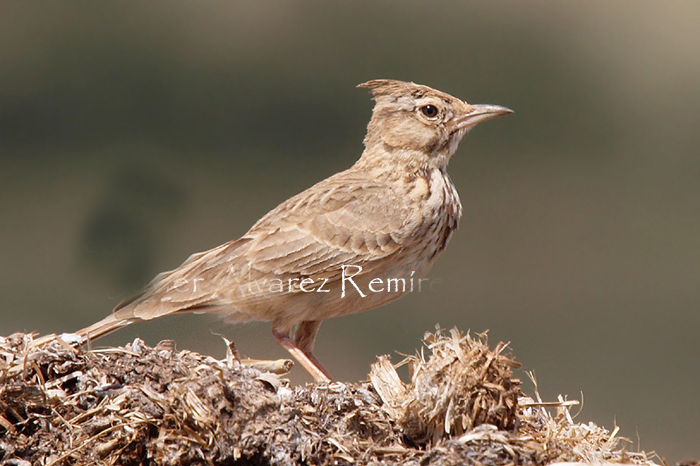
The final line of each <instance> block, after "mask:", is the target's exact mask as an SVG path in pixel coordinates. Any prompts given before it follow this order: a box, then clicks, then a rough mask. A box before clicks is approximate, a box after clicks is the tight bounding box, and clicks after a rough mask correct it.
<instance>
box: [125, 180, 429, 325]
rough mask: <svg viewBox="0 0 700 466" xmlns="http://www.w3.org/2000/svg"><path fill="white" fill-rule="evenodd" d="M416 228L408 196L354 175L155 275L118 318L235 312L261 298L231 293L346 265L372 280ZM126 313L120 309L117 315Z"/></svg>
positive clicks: (332, 273)
mask: <svg viewBox="0 0 700 466" xmlns="http://www.w3.org/2000/svg"><path fill="white" fill-rule="evenodd" d="M419 222H420V212H416V209H415V208H413V209H412V208H410V206H409V204H408V202H407V199H405V196H402V195H401V193H397V192H394V191H392V190H391V189H388V188H387V186H386V185H385V184H383V183H380V182H377V181H373V180H369V179H367V177H366V176H363V175H362V174H357V173H354V172H352V171H346V172H341V173H339V174H337V175H335V176H333V177H331V178H328V179H326V180H324V181H322V182H320V183H318V184H317V185H315V186H313V187H312V188H309V189H307V190H306V191H304V192H302V193H300V194H298V195H296V196H294V197H292V198H290V199H289V200H287V201H285V202H284V203H282V204H280V205H279V206H278V207H277V208H275V209H273V210H272V211H270V212H269V213H268V214H267V215H265V216H264V217H263V218H262V219H260V220H259V221H258V222H257V223H256V224H255V225H254V226H253V227H252V228H251V229H250V230H249V231H248V233H247V234H246V235H244V236H243V237H242V238H239V239H237V240H233V241H230V242H228V243H226V244H223V245H221V246H218V247H216V248H213V249H211V250H209V251H205V252H201V253H198V254H194V255H192V256H190V257H189V258H188V259H187V260H186V261H185V262H184V263H183V264H182V265H181V266H180V267H178V268H177V269H174V270H172V271H169V272H164V273H162V274H160V275H158V276H156V277H155V278H154V279H153V280H152V281H151V283H150V284H149V285H148V286H147V287H146V290H145V292H144V294H143V295H142V296H141V297H138V298H137V299H136V300H134V301H132V302H129V303H127V304H126V305H125V306H121V307H118V308H117V309H115V312H122V313H124V314H125V315H128V316H131V315H132V314H133V315H135V316H136V317H137V318H140V319H144V320H148V319H152V318H155V317H158V316H161V315H165V314H170V313H175V312H182V311H195V312H196V311H198V310H207V309H211V308H216V309H223V308H226V307H229V308H231V307H234V308H235V307H237V305H239V304H243V302H244V301H246V300H250V299H256V300H259V299H265V295H264V294H263V295H260V294H256V295H254V296H253V295H251V294H250V293H247V294H246V293H236V289H237V288H239V289H243V288H244V287H246V288H247V289H250V286H251V285H253V286H254V285H255V284H256V283H260V282H266V281H269V280H270V279H271V278H279V279H282V280H287V279H289V278H304V277H313V278H315V279H329V280H330V281H331V282H333V281H335V280H339V279H340V276H341V266H342V265H343V264H347V265H349V264H352V265H361V266H362V267H363V271H362V274H369V273H371V272H372V271H373V270H376V268H377V267H380V266H381V264H383V263H384V261H386V260H388V259H389V258H390V257H391V256H392V255H394V254H396V253H397V252H398V251H400V250H401V248H402V247H403V245H404V244H405V242H406V241H408V240H409V239H410V234H411V232H412V231H414V229H415V228H416V225H417V224H418V223H419ZM122 308H123V310H120V309H122Z"/></svg>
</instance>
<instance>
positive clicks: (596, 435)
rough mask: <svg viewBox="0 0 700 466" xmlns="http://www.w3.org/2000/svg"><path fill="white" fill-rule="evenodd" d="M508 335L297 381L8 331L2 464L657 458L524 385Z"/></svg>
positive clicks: (1, 363)
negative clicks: (353, 374)
mask: <svg viewBox="0 0 700 466" xmlns="http://www.w3.org/2000/svg"><path fill="white" fill-rule="evenodd" d="M505 346H506V345H503V344H499V345H497V346H496V348H495V349H494V350H491V349H489V347H488V345H487V342H486V339H485V337H484V336H479V337H478V338H472V337H471V336H469V335H468V334H467V335H463V334H461V333H460V332H458V331H457V330H452V331H451V332H449V334H443V333H441V332H440V331H438V332H436V333H434V334H426V336H425V347H424V348H423V349H422V350H421V351H420V353H419V354H418V355H417V356H415V357H410V358H407V359H406V360H405V361H404V362H405V363H408V364H409V369H410V373H411V381H410V383H408V384H406V383H404V382H402V381H401V380H400V379H399V377H398V375H397V374H396V371H395V369H394V366H392V365H391V363H390V362H389V360H388V358H386V357H383V358H380V359H379V361H378V362H377V363H376V364H374V365H373V367H372V371H371V373H370V376H369V379H370V381H369V382H364V383H360V384H348V383H332V384H330V385H307V386H305V387H290V386H289V384H288V382H287V381H286V380H285V379H283V378H280V376H278V375H275V374H272V373H269V372H262V371H261V370H260V369H257V368H252V367H247V366H245V365H242V364H240V363H238V362H237V361H235V360H233V358H229V359H227V360H224V361H218V360H215V359H213V358H211V357H206V356H202V355H199V354H196V353H193V352H190V351H181V352H176V351H174V349H173V345H172V344H170V343H168V342H162V343H161V344H159V345H158V346H156V347H155V348H150V347H148V346H146V345H145V344H144V343H143V342H142V341H141V340H136V341H134V342H133V343H132V344H130V345H127V346H126V347H124V348H109V349H102V350H94V351H85V350H83V349H81V348H80V347H79V346H77V345H76V344H75V343H74V342H71V338H70V335H69V336H63V337H56V338H43V339H41V340H34V339H33V337H32V335H27V334H14V335H11V336H9V337H0V462H1V463H3V464H15V465H29V464H41V465H61V464H71V465H82V464H120V465H132V464H133V465H136V464H178V465H179V464H209V465H217V464H247V465H250V464H274V465H298V464H314V465H315V464H319V465H322V464H387V465H388V464H402V465H404V464H405V465H448V464H449V465H455V464H468V465H471V464H475V465H480V464H485V465H509V464H520V465H545V464H552V463H557V462H582V463H587V464H601V463H633V464H649V465H651V464H653V463H652V462H651V461H650V460H649V459H648V458H647V457H646V455H644V454H643V453H634V454H633V453H629V452H625V451H624V450H622V449H621V448H620V446H619V445H620V439H619V438H618V437H617V436H616V433H617V432H616V431H613V432H612V433H610V432H608V431H607V430H605V429H603V428H602V427H598V426H596V425H593V424H588V425H582V424H575V423H574V422H573V421H572V419H571V416H570V415H569V406H570V405H571V404H573V403H572V402H567V401H563V400H560V401H558V402H555V403H543V402H541V400H537V401H535V400H533V399H532V398H528V397H525V396H523V395H522V393H521V388H520V381H519V380H517V379H515V378H513V373H512V369H513V368H514V367H517V366H518V364H517V363H516V362H514V361H513V360H512V359H510V357H509V356H507V355H505V354H504V349H505ZM425 353H428V355H427V356H426V355H425ZM548 409H549V410H551V411H553V414H550V412H549V411H548Z"/></svg>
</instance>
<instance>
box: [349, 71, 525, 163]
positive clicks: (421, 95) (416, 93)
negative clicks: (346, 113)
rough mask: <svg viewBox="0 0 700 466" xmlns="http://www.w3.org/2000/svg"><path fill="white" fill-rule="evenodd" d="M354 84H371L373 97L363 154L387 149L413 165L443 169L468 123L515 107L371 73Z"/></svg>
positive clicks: (367, 86)
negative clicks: (476, 100)
mask: <svg viewBox="0 0 700 466" xmlns="http://www.w3.org/2000/svg"><path fill="white" fill-rule="evenodd" d="M358 87H361V88H367V89H370V90H371V91H372V94H373V96H374V100H375V102H376V104H375V106H374V110H373V111H372V119H371V120H370V122H369V125H368V126H367V136H366V137H365V141H364V143H365V148H366V149H365V154H367V155H368V156H369V157H370V158H374V156H376V153H385V152H389V153H390V154H392V155H393V156H396V157H399V158H406V159H407V160H406V162H408V161H409V160H408V159H411V160H410V161H411V163H410V164H411V165H418V166H420V165H424V164H428V165H430V166H433V167H437V168H443V169H444V168H445V167H446V166H447V163H448V162H449V159H450V157H451V156H452V154H454V152H455V151H456V150H457V146H458V145H459V142H460V141H461V140H462V137H464V135H465V134H466V133H467V132H468V131H469V130H470V129H471V128H473V127H474V126H476V125H477V124H478V123H481V122H482V121H486V120H490V119H492V118H496V117H498V116H501V115H505V114H508V113H513V111H512V110H510V109H508V108H505V107H501V106H498V105H471V104H468V103H466V102H464V101H462V100H460V99H458V98H456V97H453V96H451V95H449V94H446V93H444V92H440V91H438V90H436V89H433V88H430V87H428V86H423V85H420V84H415V83H411V82H403V81H396V80H393V79H375V80H372V81H368V82H366V83H363V84H360V85H359V86H358ZM364 157H365V155H363V158H364ZM384 157H386V155H384ZM416 159H420V160H416Z"/></svg>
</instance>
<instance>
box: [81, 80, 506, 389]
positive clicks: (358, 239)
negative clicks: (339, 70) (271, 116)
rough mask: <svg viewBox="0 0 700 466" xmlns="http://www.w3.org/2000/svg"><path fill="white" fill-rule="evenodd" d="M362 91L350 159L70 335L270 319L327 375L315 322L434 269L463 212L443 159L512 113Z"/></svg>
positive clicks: (434, 94)
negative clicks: (159, 321) (190, 317)
mask: <svg viewBox="0 0 700 466" xmlns="http://www.w3.org/2000/svg"><path fill="white" fill-rule="evenodd" d="M358 87H363V88H368V89H370V90H371V91H372V93H373V95H374V100H375V101H376V104H375V106H374V110H373V112H372V119H371V121H370V122H369V125H368V126H367V135H366V137H365V140H364V144H365V150H364V152H363V153H362V156H361V157H360V159H359V160H358V161H357V162H356V163H355V165H353V166H352V167H351V168H349V169H347V170H345V171H343V172H340V173H337V174H335V175H333V176H331V177H330V178H327V179H325V180H323V181H321V182H319V183H317V184H316V185H314V186H312V187H311V188H309V189H307V190H306V191H304V192H302V193H300V194H298V195H296V196H294V197H292V198H290V199H288V200H286V201H285V202H283V203H282V204H280V205H279V206H278V207H277V208H275V209H273V210H272V211H270V212H269V213H268V214H267V215H265V216H264V217H263V218H261V219H260V220H259V221H258V222H257V223H256V224H255V225H253V227H252V228H251V229H250V230H249V231H248V232H247V233H246V234H245V235H243V236H242V237H241V238H238V239H235V240H232V241H229V242H228V243H226V244H223V245H221V246H218V247H216V248H214V249H211V250H209V251H205V252H201V253H198V254H193V255H192V256H190V257H189V258H188V259H187V260H186V261H185V262H184V263H183V264H182V265H181V266H180V267H178V268H177V269H174V270H171V271H169V272H164V273H161V274H160V275H158V276H156V277H155V278H154V279H153V280H152V281H151V283H150V284H149V285H148V286H147V287H146V289H145V291H144V292H143V294H141V295H140V296H138V297H137V298H135V299H133V300H131V301H128V302H124V303H122V304H120V305H119V306H117V308H116V309H115V310H114V313H113V314H111V315H110V316H108V317H107V318H105V319H104V320H102V321H100V322H97V323H96V324H93V325H91V326H89V327H86V328H84V329H82V330H80V331H79V332H78V334H79V335H81V336H83V337H87V338H91V339H95V338H98V337H100V336H102V335H105V334H107V333H110V332H112V331H114V330H117V329H119V328H121V327H124V326H126V325H128V324H131V323H133V322H138V321H144V320H151V319H155V318H156V317H161V316H164V315H168V314H174V313H178V312H207V313H217V314H220V315H221V316H222V317H223V318H224V319H226V320H227V321H230V322H242V321H251V320H260V321H272V333H273V335H274V336H275V338H276V339H277V342H278V343H279V344H280V345H281V346H283V347H284V348H285V349H287V350H288V351H289V352H290V353H291V354H292V356H294V357H295V358H296V359H297V360H298V361H299V362H300V363H301V364H302V365H303V366H304V367H305V368H306V369H307V370H308V371H309V373H310V374H311V375H312V376H313V377H314V378H315V379H316V380H317V381H328V380H330V375H329V374H328V372H327V371H326V370H325V369H324V368H323V366H322V365H321V364H320V363H319V362H318V360H316V358H315V357H314V356H313V354H312V353H311V351H312V350H313V345H314V340H315V338H316V333H317V332H318V329H319V326H320V324H321V321H323V320H325V319H328V318H330V317H336V316H341V315H346V314H354V313H357V312H362V311H367V310H370V309H374V308H376V307H378V306H381V305H383V304H386V303H389V302H391V301H394V300H396V299H398V298H400V297H401V296H403V295H404V294H405V293H407V292H408V291H409V290H408V289H406V290H403V289H402V288H400V287H399V286H400V285H399V282H398V281H397V282H396V287H395V291H383V292H373V291H371V290H377V289H378V288H379V287H380V285H379V284H378V283H377V282H376V281H375V282H374V285H370V281H372V280H374V279H380V280H382V283H383V286H382V289H384V290H385V288H384V286H387V280H388V279H390V278H392V279H393V278H396V279H399V278H403V279H405V280H406V281H408V280H410V279H411V278H413V279H414V280H417V279H418V278H419V277H421V276H423V275H424V274H426V273H427V272H428V270H430V268H431V267H432V265H433V263H434V262H435V260H436V258H437V256H438V255H439V254H440V253H441V252H442V251H443V250H444V249H445V247H446V246H447V243H448V241H449V240H450V236H451V235H452V233H453V232H454V230H455V229H456V228H457V224H458V223H459V218H460V216H461V214H462V205H461V204H460V202H459V196H458V195H457V191H456V189H455V187H454V185H453V184H452V181H451V180H450V177H449V176H448V175H447V164H448V162H449V160H450V157H451V156H452V155H453V154H454V152H455V150H456V149H457V145H458V144H459V141H460V140H461V139H462V137H463V136H464V135H465V134H466V132H467V131H468V130H469V129H471V128H472V127H473V126H474V125H476V124H477V123H479V122H481V121H485V120H488V119H491V118H495V117H497V116H500V115H504V114H507V113H511V112H512V111H511V110H509V109H507V108H504V107H499V106H495V105H470V104H468V103H466V102H463V101H461V100H459V99H457V98H455V97H452V96H450V95H448V94H445V93H443V92H440V91H437V90H435V89H431V88H430V87H427V86H422V85H418V84H414V83H407V82H402V81H395V80H384V79H380V80H373V81H369V82H366V83H364V84H360V85H359V86H358ZM359 267H361V271H360V269H359ZM354 272H357V273H356V274H355V275H353V273H354ZM349 276H352V277H351V278H352V280H353V282H354V283H355V284H356V285H357V288H359V291H360V292H361V293H360V292H358V290H357V289H356V288H354V285H352V283H350V282H349V281H348V280H347V278H348V277H349ZM344 277H345V279H343V278H344ZM343 285H345V286H346V288H347V290H346V291H345V293H343ZM370 287H371V288H370ZM325 290H328V291H325ZM295 327H296V330H295V331H294V332H293V333H292V330H294V328H295Z"/></svg>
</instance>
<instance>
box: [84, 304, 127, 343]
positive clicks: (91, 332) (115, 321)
mask: <svg viewBox="0 0 700 466" xmlns="http://www.w3.org/2000/svg"><path fill="white" fill-rule="evenodd" d="M120 314H121V312H119V311H117V312H114V313H112V314H110V315H108V316H107V317H105V318H104V319H102V320H101V321H99V322H96V323H94V324H92V325H90V326H88V327H85V328H84V329H81V330H78V331H77V332H75V333H76V334H78V335H80V336H81V337H82V338H83V340H84V341H90V340H97V339H98V338H100V337H103V336H105V335H108V334H110V333H112V332H115V331H117V330H119V329H120V328H122V327H126V326H127V325H129V324H131V323H133V322H135V321H137V320H141V319H136V318H134V317H124V316H123V315H120ZM132 315H133V314H132Z"/></svg>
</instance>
